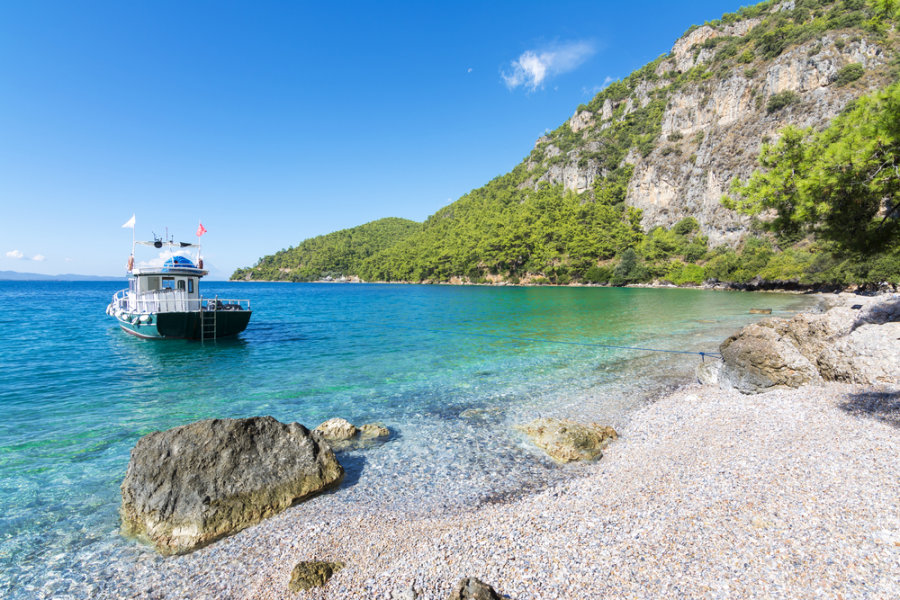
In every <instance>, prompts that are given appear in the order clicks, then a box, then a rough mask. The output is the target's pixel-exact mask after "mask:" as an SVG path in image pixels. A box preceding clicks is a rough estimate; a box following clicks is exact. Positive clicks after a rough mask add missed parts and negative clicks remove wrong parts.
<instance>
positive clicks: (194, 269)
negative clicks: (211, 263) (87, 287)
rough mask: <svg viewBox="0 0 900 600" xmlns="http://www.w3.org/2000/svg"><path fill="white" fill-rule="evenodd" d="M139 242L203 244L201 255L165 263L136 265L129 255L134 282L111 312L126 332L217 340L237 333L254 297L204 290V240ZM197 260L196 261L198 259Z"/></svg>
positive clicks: (157, 337)
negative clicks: (210, 295)
mask: <svg viewBox="0 0 900 600" xmlns="http://www.w3.org/2000/svg"><path fill="white" fill-rule="evenodd" d="M136 244H138V245H142V246H151V247H154V248H156V249H162V248H165V249H167V250H169V251H170V252H171V251H172V250H174V249H176V248H177V249H178V251H179V252H184V251H188V252H189V251H190V249H191V248H197V249H198V250H197V256H196V259H195V260H191V258H190V257H188V256H183V255H180V254H179V255H172V256H170V257H169V258H168V259H167V260H166V261H165V262H164V263H163V264H162V266H156V267H135V266H134V254H133V253H132V255H131V257H130V258H129V259H128V288H127V289H124V290H120V291H118V292H116V293H115V294H114V295H113V298H112V301H111V302H110V303H109V306H107V308H106V314H108V315H110V316H111V317H113V318H115V319H116V321H118V323H119V327H121V328H122V329H123V330H125V331H126V332H128V333H130V334H132V335H136V336H137V337H140V338H144V339H153V340H163V339H188V340H212V339H217V338H222V337H228V336H233V335H237V334H238V333H240V332H242V331H244V329H246V328H247V324H248V323H249V322H250V315H251V314H252V313H251V310H250V301H249V300H230V299H228V300H227V299H222V298H219V297H218V296H216V297H214V298H206V297H204V296H202V295H201V294H200V279H201V278H202V277H204V276H205V275H207V274H208V271H206V270H204V269H203V259H202V258H201V257H200V252H199V247H200V245H199V244H190V243H187V242H174V241H162V240H154V241H152V242H136ZM195 261H196V262H195Z"/></svg>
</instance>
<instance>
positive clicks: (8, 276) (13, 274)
mask: <svg viewBox="0 0 900 600" xmlns="http://www.w3.org/2000/svg"><path fill="white" fill-rule="evenodd" d="M119 279H121V277H103V276H100V275H76V274H74V273H63V274H61V275H43V274H41V273H19V272H18V271H0V281H118V280H119Z"/></svg>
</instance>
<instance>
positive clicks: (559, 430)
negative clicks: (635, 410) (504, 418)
mask: <svg viewBox="0 0 900 600" xmlns="http://www.w3.org/2000/svg"><path fill="white" fill-rule="evenodd" d="M516 429H518V430H520V431H522V432H524V433H525V434H526V435H527V436H528V437H529V438H531V441H532V442H534V444H535V445H536V446H537V447H538V448H541V449H543V450H544V451H545V452H546V453H547V454H549V455H550V457H551V458H553V459H554V460H557V461H559V462H572V461H575V460H594V459H597V458H601V457H602V456H603V452H602V451H603V448H605V447H606V445H607V444H609V442H610V441H612V440H614V439H616V438H617V437H619V436H618V434H617V433H616V430H615V429H613V428H612V427H607V426H603V425H597V424H596V423H590V424H588V425H583V424H581V423H576V422H575V421H569V420H567V419H551V418H541V419H535V420H534V421H532V422H531V423H528V424H527V425H520V426H518V427H516Z"/></svg>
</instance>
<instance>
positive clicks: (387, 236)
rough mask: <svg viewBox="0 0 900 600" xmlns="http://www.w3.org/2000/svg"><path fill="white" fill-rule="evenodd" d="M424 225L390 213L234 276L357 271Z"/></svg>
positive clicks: (275, 277)
mask: <svg viewBox="0 0 900 600" xmlns="http://www.w3.org/2000/svg"><path fill="white" fill-rule="evenodd" d="M421 227H422V225H421V223H416V222H415V221H409V220H407V219H398V218H395V217H389V218H387V219H379V220H378V221H372V222H371V223H366V224H365V225H360V226H359V227H353V228H352V229H342V230H341V231H335V232H334V233H329V234H327V235H320V236H318V237H314V238H310V239H308V240H305V241H303V242H301V243H300V245H298V246H296V247H294V248H289V249H287V250H281V251H280V252H276V253H275V254H271V255H269V256H264V257H263V258H261V259H260V260H259V261H258V262H257V263H256V265H254V266H253V267H250V268H247V269H238V270H237V271H235V272H234V274H233V275H232V276H231V279H238V280H241V279H243V280H251V279H253V280H265V281H315V280H318V279H321V278H323V277H327V276H331V277H334V278H338V277H341V276H342V275H345V276H352V275H356V274H358V273H359V269H360V266H361V265H362V263H363V261H364V260H366V259H367V258H369V257H371V256H373V255H375V254H377V253H378V252H381V251H382V250H384V249H385V248H388V247H390V246H391V245H393V244H396V243H398V242H401V241H403V240H404V239H406V238H407V237H409V236H410V235H411V234H412V233H413V232H414V231H417V230H419V229H420V228H421Z"/></svg>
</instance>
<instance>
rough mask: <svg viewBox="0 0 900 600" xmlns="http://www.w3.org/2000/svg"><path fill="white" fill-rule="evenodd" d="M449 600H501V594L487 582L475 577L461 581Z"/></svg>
mask: <svg viewBox="0 0 900 600" xmlns="http://www.w3.org/2000/svg"><path fill="white" fill-rule="evenodd" d="M448 600H501V598H500V594H498V593H497V592H495V591H494V588H492V587H491V586H489V585H488V584H486V583H485V582H483V581H481V580H478V579H475V578H474V577H464V578H463V579H460V580H459V583H457V584H456V587H455V588H453V592H452V593H451V594H450V597H449V598H448Z"/></svg>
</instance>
